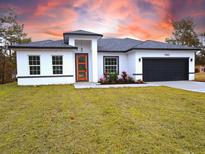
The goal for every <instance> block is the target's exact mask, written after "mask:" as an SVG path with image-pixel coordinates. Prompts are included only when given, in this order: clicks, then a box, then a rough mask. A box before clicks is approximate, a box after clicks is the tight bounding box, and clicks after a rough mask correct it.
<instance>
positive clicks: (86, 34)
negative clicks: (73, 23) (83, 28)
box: [63, 33, 103, 37]
mask: <svg viewBox="0 0 205 154" xmlns="http://www.w3.org/2000/svg"><path fill="white" fill-rule="evenodd" d="M66 34H67V35H81V36H83V35H85V36H100V37H103V35H102V34H80V33H63V35H66Z"/></svg>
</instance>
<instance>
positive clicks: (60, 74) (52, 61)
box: [51, 55, 64, 75]
mask: <svg viewBox="0 0 205 154" xmlns="http://www.w3.org/2000/svg"><path fill="white" fill-rule="evenodd" d="M54 56H61V57H62V65H53V57H54ZM51 64H52V74H53V75H62V74H63V68H64V66H63V64H64V63H63V55H52V56H51ZM53 66H62V73H61V74H54V73H53Z"/></svg>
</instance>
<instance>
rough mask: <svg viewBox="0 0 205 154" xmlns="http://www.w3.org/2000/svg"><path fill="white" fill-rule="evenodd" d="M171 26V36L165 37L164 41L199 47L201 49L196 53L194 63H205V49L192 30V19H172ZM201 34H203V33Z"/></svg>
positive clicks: (193, 25) (193, 26)
mask: <svg viewBox="0 0 205 154" xmlns="http://www.w3.org/2000/svg"><path fill="white" fill-rule="evenodd" d="M172 26H173V29H174V31H173V32H172V37H171V38H166V39H165V41H166V42H168V43H171V44H178V45H187V46H189V47H197V48H201V51H200V52H198V53H196V64H198V65H205V50H204V49H203V48H204V47H203V46H202V44H201V43H200V42H199V39H198V36H197V34H196V32H195V31H194V28H195V24H194V22H193V21H192V19H191V18H186V19H182V20H179V21H173V22H172ZM202 34H203V35H204V36H205V33H202Z"/></svg>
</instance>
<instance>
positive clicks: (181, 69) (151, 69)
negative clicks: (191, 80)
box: [143, 58, 188, 81]
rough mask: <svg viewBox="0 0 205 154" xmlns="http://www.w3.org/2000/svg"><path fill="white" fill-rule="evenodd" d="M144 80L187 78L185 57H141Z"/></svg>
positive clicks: (186, 60)
mask: <svg viewBox="0 0 205 154" xmlns="http://www.w3.org/2000/svg"><path fill="white" fill-rule="evenodd" d="M143 80H144V81H176V80H188V59H187V58H183V59H182V58H177V59H173V58H172V59H168V58H153V59H152V58H149V59H144V58H143Z"/></svg>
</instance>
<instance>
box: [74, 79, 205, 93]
mask: <svg viewBox="0 0 205 154" xmlns="http://www.w3.org/2000/svg"><path fill="white" fill-rule="evenodd" d="M154 86H167V87H171V88H177V89H183V90H188V91H194V92H202V93H205V82H195V81H167V82H148V83H146V84H110V85H100V84H96V83H90V82H78V83H75V84H74V87H75V88H76V89H86V88H125V87H154Z"/></svg>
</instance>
